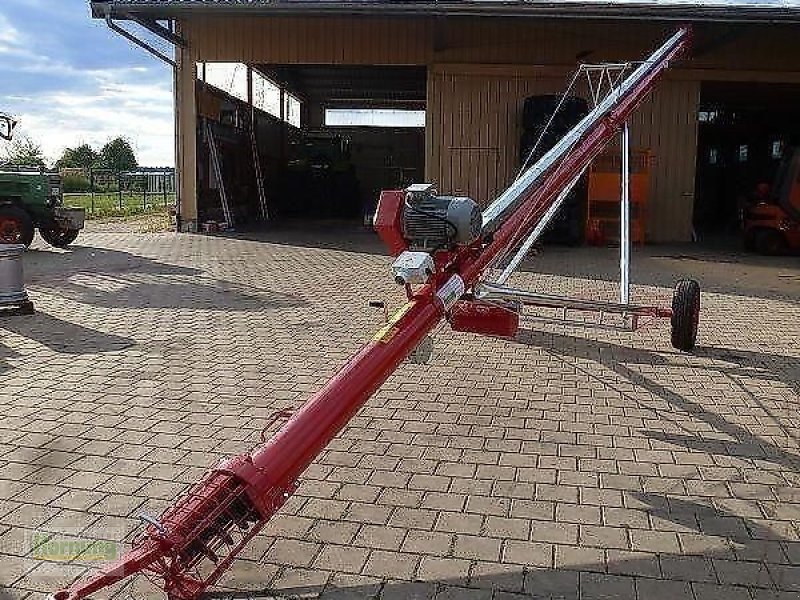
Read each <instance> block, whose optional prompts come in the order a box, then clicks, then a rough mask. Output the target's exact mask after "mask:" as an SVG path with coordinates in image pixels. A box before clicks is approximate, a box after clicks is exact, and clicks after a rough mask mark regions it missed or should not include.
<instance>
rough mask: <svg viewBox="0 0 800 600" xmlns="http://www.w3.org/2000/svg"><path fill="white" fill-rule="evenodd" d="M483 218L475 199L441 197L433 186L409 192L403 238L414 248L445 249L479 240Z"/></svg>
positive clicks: (403, 224) (415, 188)
mask: <svg viewBox="0 0 800 600" xmlns="http://www.w3.org/2000/svg"><path fill="white" fill-rule="evenodd" d="M482 224H483V217H482V215H481V211H480V208H478V205H477V204H476V203H475V201H474V200H472V199H470V198H465V197H460V196H437V195H436V193H435V191H434V190H433V186H431V185H429V184H422V185H412V186H410V187H409V188H408V189H406V194H405V203H404V206H403V212H402V227H403V237H404V238H405V239H406V241H407V242H408V244H409V247H410V248H413V249H418V250H434V249H442V248H445V247H448V246H451V245H454V244H469V243H471V242H474V241H475V240H476V239H478V236H479V235H480V233H481V226H482Z"/></svg>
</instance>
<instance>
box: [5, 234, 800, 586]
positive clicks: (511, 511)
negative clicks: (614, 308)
mask: <svg viewBox="0 0 800 600" xmlns="http://www.w3.org/2000/svg"><path fill="white" fill-rule="evenodd" d="M634 261H635V268H634V279H635V281H637V282H639V285H637V286H636V287H635V288H634V296H635V299H636V300H638V301H641V302H653V301H655V302H662V303H668V302H669V299H670V297H671V290H670V288H671V286H672V284H673V282H674V280H675V279H677V278H678V277H680V276H682V275H691V276H695V277H697V278H698V279H699V280H700V281H701V283H702V285H703V287H704V290H705V291H704V294H703V312H702V323H701V332H700V339H699V348H698V349H697V351H696V353H695V354H694V355H686V354H681V353H678V352H676V351H673V350H672V349H671V347H670V345H669V332H668V324H667V323H665V322H657V323H654V324H652V325H650V326H648V327H647V328H645V329H643V330H641V331H639V332H637V333H633V334H630V333H622V332H617V331H608V330H601V329H587V328H584V327H579V326H575V325H567V324H564V323H557V322H556V323H553V322H542V321H538V320H533V319H531V318H526V319H525V321H524V331H523V332H522V333H520V335H519V336H518V338H517V339H516V340H514V341H505V340H497V339H488V338H481V337H477V336H475V335H471V334H456V333H453V332H451V331H449V330H448V329H446V328H444V329H442V330H441V331H440V332H439V333H438V335H437V336H436V347H435V353H434V356H433V359H432V360H431V362H430V363H429V364H427V365H424V366H421V365H413V364H404V365H403V366H402V367H401V368H400V369H399V370H398V371H397V373H396V374H395V375H394V376H393V377H391V379H390V380H389V381H388V382H387V383H386V384H385V385H384V386H383V387H382V389H381V390H380V391H379V392H378V393H377V394H376V395H375V397H373V398H372V399H371V400H370V401H369V402H368V403H367V405H366V406H365V407H364V408H363V409H362V410H361V411H360V412H359V413H358V415H357V416H356V417H355V418H354V419H353V420H352V422H351V423H350V425H349V426H348V427H347V428H346V430H344V431H343V432H342V434H341V435H339V437H338V438H337V439H336V440H335V441H334V442H333V443H332V444H331V445H330V446H329V447H328V448H327V449H326V450H325V451H324V452H323V453H322V455H321V456H320V457H319V459H318V460H317V461H316V462H315V463H314V464H313V465H312V466H311V467H310V468H309V470H308V471H307V472H306V473H305V474H304V476H303V477H302V479H301V483H300V487H299V490H298V492H297V494H296V495H295V497H294V498H292V499H291V500H290V501H289V502H288V504H287V505H286V506H285V507H284V508H283V509H282V510H281V511H280V513H279V514H278V515H277V516H276V517H275V518H274V519H273V520H272V522H271V523H270V524H269V525H268V526H267V527H266V528H265V529H264V531H263V532H262V533H261V534H259V535H258V536H257V538H255V539H254V540H253V542H252V543H251V544H250V545H249V546H248V547H247V549H246V551H245V552H244V554H243V556H242V559H241V560H240V561H238V562H237V563H236V564H235V567H234V568H233V569H232V570H231V571H230V572H229V573H228V575H226V576H225V577H224V578H223V579H222V580H221V582H220V584H219V585H218V586H217V588H216V589H215V590H214V592H213V594H212V596H213V597H219V598H223V597H224V598H228V597H231V598H250V597H254V598H272V597H293V598H294V597H301V598H315V597H317V596H320V597H324V598H383V599H386V600H388V599H395V598H415V599H425V598H434V597H435V598H439V599H444V598H454V599H455V598H459V599H460V598H465V599H469V600H472V599H476V600H477V599H483V598H494V599H497V600H512V599H515V598H562V599H567V598H574V599H578V598H580V599H583V600H589V599H592V598H614V599H621V600H624V599H629V598H630V599H633V598H638V599H640V600H658V599H662V598H664V599H670V600H681V599H693V600H712V599H716V598H724V599H725V600H740V599H742V600H744V599H751V600H789V599H793V598H797V597H798V595H800V541H799V540H800V453H799V452H798V448H799V447H800V428H799V427H798V421H799V419H798V407H800V344H798V339H800V261H798V259H797V258H764V257H754V256H749V255H744V254H741V253H737V252H712V251H699V250H697V249H695V248H693V247H691V246H684V247H662V246H653V247H648V248H646V249H644V250H641V251H636V252H635V253H634ZM389 263H390V259H389V258H388V257H387V256H385V255H384V253H383V252H382V250H381V248H380V246H379V244H378V243H377V240H376V238H375V237H374V235H372V234H371V233H367V232H364V231H362V230H359V229H354V228H349V229H348V228H345V227H333V226H320V227H316V228H311V230H308V231H305V232H303V231H301V230H300V229H297V228H294V229H281V230H277V231H274V232H271V233H265V234H261V235H258V236H252V237H251V239H243V238H234V237H230V238H225V237H204V236H199V235H175V234H171V233H160V234H134V233H125V232H98V231H94V232H92V231H88V232H86V233H85V234H83V235H82V236H81V237H80V238H79V239H78V241H77V242H76V245H75V247H74V248H73V249H72V250H69V251H58V250H53V249H51V248H48V247H45V246H44V245H43V244H42V243H41V242H36V245H35V246H34V248H33V250H32V251H30V252H29V253H28V254H27V255H26V257H25V266H26V269H27V280H28V289H29V292H30V295H31V297H32V299H33V301H34V302H35V304H36V308H37V312H36V314H35V315H33V316H26V317H6V316H0V415H2V418H1V419H0V478H1V480H0V584H1V585H2V586H4V587H3V589H1V590H0V598H2V599H3V600H17V599H19V600H21V599H22V598H30V599H31V600H35V599H37V598H42V597H43V596H44V594H45V593H47V592H50V591H52V590H54V589H57V588H59V587H61V586H64V585H66V584H68V583H69V582H70V581H72V580H73V579H74V578H76V577H77V576H79V575H80V574H81V573H83V572H85V571H86V569H87V568H90V569H94V568H97V567H98V566H102V565H103V564H104V563H103V560H104V557H108V556H113V555H114V554H115V553H117V552H120V551H122V550H123V549H124V547H125V546H124V543H123V541H124V540H128V539H130V536H131V534H132V532H133V531H135V530H136V529H137V527H138V523H139V521H138V518H137V516H138V515H139V514H140V513H141V512H147V513H148V514H152V515H158V514H160V512H161V511H162V510H163V509H164V508H165V507H166V506H168V505H169V504H170V502H171V500H172V499H173V498H174V497H175V496H176V495H177V494H179V493H180V492H181V491H182V490H183V489H184V488H185V486H186V485H188V484H190V483H192V482H195V481H196V480H197V479H198V478H200V477H201V476H202V474H203V473H204V470H205V469H206V468H207V467H209V466H211V465H213V464H215V463H216V462H217V461H218V460H220V459H222V458H224V457H226V456H229V455H231V454H236V453H240V452H243V451H246V450H248V449H249V448H251V447H253V446H254V445H255V444H256V443H257V442H258V439H259V436H260V433H261V429H262V427H263V426H264V424H265V422H266V420H267V418H268V416H269V415H270V414H271V413H272V412H273V411H275V410H276V409H285V408H290V407H293V406H296V405H297V404H298V403H300V402H301V401H302V400H303V399H304V398H307V397H308V396H309V395H310V394H311V393H313V392H314V391H315V390H317V389H318V388H319V387H320V386H321V385H322V384H323V383H324V382H325V381H326V380H327V379H328V378H329V377H330V376H331V375H332V374H333V373H334V372H335V371H336V369H337V367H338V366H339V365H341V364H342V363H343V362H344V361H345V360H346V359H347V357H348V356H349V355H350V354H351V353H353V352H354V351H355V350H356V349H357V348H358V346H359V345H360V344H361V343H363V342H364V341H366V340H368V339H369V338H370V336H371V334H372V332H374V331H375V330H376V329H377V328H379V327H380V325H381V321H382V314H380V312H379V311H376V310H375V309H370V308H368V306H367V304H368V302H369V301H370V300H374V299H381V300H383V299H385V300H387V301H389V303H390V304H391V305H392V306H399V305H400V303H401V300H402V298H401V295H400V293H399V290H398V289H396V288H395V286H394V284H393V283H392V282H391V278H390V276H389V272H388V266H389ZM615 263H616V254H615V251H614V250H604V249H602V250H601V249H592V248H585V249H559V248H555V249H548V250H546V251H545V253H544V254H543V255H541V256H539V257H538V258H536V259H535V260H532V261H529V264H528V265H527V272H525V273H521V274H519V275H518V276H517V277H516V280H515V281H514V282H513V283H514V284H520V285H526V286H530V287H533V288H536V289H541V290H547V291H559V292H570V293H575V294H579V295H585V296H590V295H599V296H605V297H610V294H611V293H612V289H613V286H612V284H611V283H609V280H610V278H611V277H613V276H614V272H615ZM545 316H550V317H554V316H557V315H555V314H551V315H545ZM70 540H72V541H75V542H78V543H76V544H73V545H72V546H70V545H69V544H64V543H62V542H66V541H70ZM87 540H88V541H89V542H93V543H94V545H92V546H88V549H87V544H86V541H87ZM81 543H83V546H81V545H80V544H81ZM75 548H79V549H82V550H84V552H83V553H82V554H81V553H79V552H76V551H74V550H75ZM112 593H116V594H117V595H118V596H119V597H120V598H126V599H127V598H131V597H133V598H146V597H151V596H156V595H157V594H156V593H155V592H154V590H153V588H152V586H150V585H149V584H148V583H147V582H146V581H144V580H141V579H139V580H134V581H133V582H132V585H130V586H128V587H123V586H118V587H117V588H115V589H114V590H113V591H112ZM109 595H110V594H108V593H103V594H97V595H96V596H95V597H98V598H102V597H107V596H109Z"/></svg>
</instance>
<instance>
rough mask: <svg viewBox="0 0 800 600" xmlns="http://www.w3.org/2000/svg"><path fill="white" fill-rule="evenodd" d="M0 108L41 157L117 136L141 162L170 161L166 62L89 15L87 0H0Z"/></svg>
mask: <svg viewBox="0 0 800 600" xmlns="http://www.w3.org/2000/svg"><path fill="white" fill-rule="evenodd" d="M125 25H126V26H127V27H128V28H131V26H130V25H128V24H125ZM142 37H147V36H144V35H143V36H142ZM157 43H158V46H159V47H160V48H161V49H162V50H167V49H168V46H165V44H163V43H160V41H157ZM168 54H171V51H170V52H168ZM0 112H6V113H10V114H12V115H14V116H16V117H17V118H18V119H19V120H20V125H19V128H18V130H17V131H18V132H20V133H24V134H25V135H27V136H29V137H30V138H32V139H33V140H34V141H35V142H36V143H37V144H39V145H41V147H42V150H43V151H44V153H45V156H46V158H47V159H48V160H49V161H55V160H56V159H57V158H58V157H59V156H60V155H61V153H62V151H63V150H64V148H65V147H73V146H77V145H79V144H82V143H88V144H91V145H92V146H94V147H95V148H98V149H99V147H101V146H102V145H103V144H105V143H106V142H107V141H108V140H109V139H111V138H114V137H117V136H120V135H121V136H125V137H127V138H128V139H129V140H130V142H131V144H132V145H133V147H134V150H135V151H136V156H137V158H138V159H139V163H140V164H141V165H142V166H173V165H174V164H175V159H174V136H173V131H174V123H173V116H172V68H171V67H170V66H169V65H167V64H166V63H163V62H161V61H160V60H158V59H157V58H155V57H152V56H151V55H150V54H148V53H147V52H145V51H144V50H142V49H140V48H138V47H136V46H134V45H132V44H130V43H129V42H128V41H127V40H125V39H123V38H122V37H120V36H119V35H117V34H115V33H114V32H112V31H110V30H109V29H108V27H107V26H106V24H105V22H104V21H102V20H95V19H92V18H91V17H90V14H89V3H88V0H0ZM0 143H2V142H0ZM0 150H2V148H0Z"/></svg>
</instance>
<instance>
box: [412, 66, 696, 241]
mask: <svg viewBox="0 0 800 600" xmlns="http://www.w3.org/2000/svg"><path fill="white" fill-rule="evenodd" d="M566 78H567V76H566V73H565V75H564V76H563V77H560V78H559V77H552V76H550V77H547V76H543V75H527V76H523V75H514V74H508V75H500V74H491V75H487V74H482V73H480V72H475V73H468V72H466V69H465V68H464V67H458V68H453V67H450V66H448V65H436V66H435V67H434V68H432V69H431V70H430V73H429V77H428V130H427V131H426V136H427V140H428V143H427V162H426V172H427V175H428V178H429V179H430V180H432V181H434V182H436V184H437V186H438V188H439V190H440V191H441V192H443V193H445V192H446V193H464V194H467V195H469V196H471V197H472V198H473V199H475V200H476V201H477V202H479V203H480V204H481V205H482V206H486V205H487V204H488V203H489V202H491V201H492V200H493V199H494V198H495V197H496V196H497V195H498V194H499V193H500V192H501V191H502V190H503V189H504V188H505V187H506V186H507V185H508V184H509V183H510V182H511V181H512V180H513V178H514V177H515V175H516V173H517V170H518V167H519V140H520V137H521V135H522V122H521V121H522V105H523V102H524V100H525V98H526V97H527V96H532V95H539V94H551V93H559V92H561V91H562V90H563V89H564V86H565V83H566ZM699 87H700V86H699V83H697V82H691V81H675V80H667V81H664V82H662V84H661V85H660V86H659V87H658V88H657V91H656V93H655V94H654V95H653V96H652V97H651V98H649V99H648V100H647V101H646V102H645V103H644V104H643V105H642V106H641V107H640V108H639V110H638V111H637V113H636V115H635V117H634V118H633V119H632V121H631V126H632V136H633V143H634V144H635V145H636V146H638V147H642V148H649V149H651V150H652V152H653V154H654V156H655V162H654V166H653V172H652V177H651V190H650V215H649V219H648V229H649V232H648V233H649V239H651V240H654V241H662V240H688V239H689V237H690V235H691V216H692V206H693V201H694V173H695V152H696V147H697V143H696V137H697V105H698V102H699Z"/></svg>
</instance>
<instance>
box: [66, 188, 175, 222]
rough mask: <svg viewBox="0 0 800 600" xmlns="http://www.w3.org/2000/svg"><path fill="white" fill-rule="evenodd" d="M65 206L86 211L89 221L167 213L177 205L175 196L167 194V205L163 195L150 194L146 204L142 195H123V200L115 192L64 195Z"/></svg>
mask: <svg viewBox="0 0 800 600" xmlns="http://www.w3.org/2000/svg"><path fill="white" fill-rule="evenodd" d="M64 205H65V206H75V207H80V208H83V209H85V210H86V218H87V219H99V218H105V217H129V216H134V215H144V214H150V213H159V212H165V211H166V210H167V208H169V207H171V206H174V205H175V194H167V196H166V204H165V202H164V196H163V195H161V194H148V196H147V200H146V204H145V199H144V197H143V194H141V193H123V194H122V198H121V200H120V196H119V194H117V193H115V192H112V193H96V194H94V197H92V195H91V194H64Z"/></svg>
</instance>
